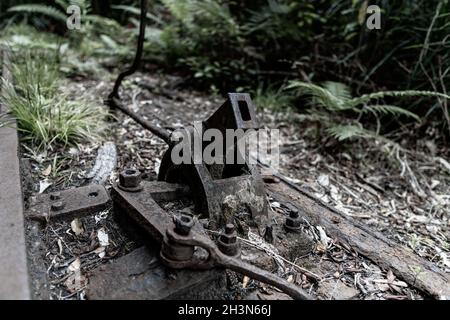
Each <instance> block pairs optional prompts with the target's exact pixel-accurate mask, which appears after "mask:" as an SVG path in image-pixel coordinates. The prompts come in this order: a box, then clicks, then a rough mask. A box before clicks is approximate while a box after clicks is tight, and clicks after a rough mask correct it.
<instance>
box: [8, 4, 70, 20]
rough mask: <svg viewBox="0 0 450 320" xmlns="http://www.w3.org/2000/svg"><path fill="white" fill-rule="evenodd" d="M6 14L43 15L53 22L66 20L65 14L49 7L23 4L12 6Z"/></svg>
mask: <svg viewBox="0 0 450 320" xmlns="http://www.w3.org/2000/svg"><path fill="white" fill-rule="evenodd" d="M8 12H17V13H30V14H36V13H37V14H43V15H46V16H48V17H51V18H53V19H55V20H58V21H61V22H65V21H66V20H67V16H66V14H64V13H63V12H62V11H61V10H58V9H56V8H54V7H51V6H46V5H43V4H23V5H18V6H14V7H11V8H9V9H8Z"/></svg>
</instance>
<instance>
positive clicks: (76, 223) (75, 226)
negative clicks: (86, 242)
mask: <svg viewBox="0 0 450 320" xmlns="http://www.w3.org/2000/svg"><path fill="white" fill-rule="evenodd" d="M70 227H71V229H72V231H73V233H75V235H77V236H79V235H80V234H82V233H83V232H84V229H83V224H82V223H81V221H80V219H78V218H76V219H74V220H72V222H71V223H70Z"/></svg>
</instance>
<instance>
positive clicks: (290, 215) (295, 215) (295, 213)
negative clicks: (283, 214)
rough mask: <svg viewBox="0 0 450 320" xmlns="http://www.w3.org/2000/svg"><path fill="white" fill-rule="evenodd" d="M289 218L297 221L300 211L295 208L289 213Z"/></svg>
mask: <svg viewBox="0 0 450 320" xmlns="http://www.w3.org/2000/svg"><path fill="white" fill-rule="evenodd" d="M289 217H291V218H293V219H295V218H298V209H297V208H293V209H292V210H291V212H289Z"/></svg>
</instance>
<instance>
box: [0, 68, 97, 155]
mask: <svg viewBox="0 0 450 320" xmlns="http://www.w3.org/2000/svg"><path fill="white" fill-rule="evenodd" d="M57 70H58V66H57V65H56V64H54V65H49V64H47V63H45V62H44V61H43V60H33V59H26V60H25V61H21V62H20V63H15V64H13V66H12V74H13V78H14V81H15V83H16V85H13V84H12V83H10V82H8V81H6V80H4V79H2V84H3V95H2V96H1V97H0V102H1V103H2V104H4V105H5V106H6V107H7V108H8V110H9V112H10V114H11V115H12V116H13V117H14V118H15V119H16V121H17V126H18V130H19V131H21V132H22V133H23V139H24V140H28V141H31V143H33V144H34V145H36V146H37V148H38V149H41V148H48V147H52V146H54V145H56V144H61V143H62V144H64V145H68V144H77V143H79V142H82V141H92V140H97V139H100V137H101V134H100V133H101V131H102V129H104V125H103V123H104V122H103V121H104V119H105V116H106V111H104V109H103V108H101V107H100V106H97V105H94V104H92V103H90V102H88V101H87V100H86V99H79V100H77V101H72V100H70V99H69V98H68V97H67V95H66V94H63V93H62V92H61V91H60V90H59V89H58V81H60V79H59V77H58V71H57ZM3 124H4V123H3Z"/></svg>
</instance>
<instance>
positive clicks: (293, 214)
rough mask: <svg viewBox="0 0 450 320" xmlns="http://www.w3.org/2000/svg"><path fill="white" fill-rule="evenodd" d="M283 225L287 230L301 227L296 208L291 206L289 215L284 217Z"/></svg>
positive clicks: (296, 229)
mask: <svg viewBox="0 0 450 320" xmlns="http://www.w3.org/2000/svg"><path fill="white" fill-rule="evenodd" d="M284 227H285V228H286V229H287V230H288V231H294V232H295V231H298V230H300V227H301V221H300V219H299V214H298V209H297V208H292V209H291V211H290V212H289V217H287V218H286V222H285V224H284Z"/></svg>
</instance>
